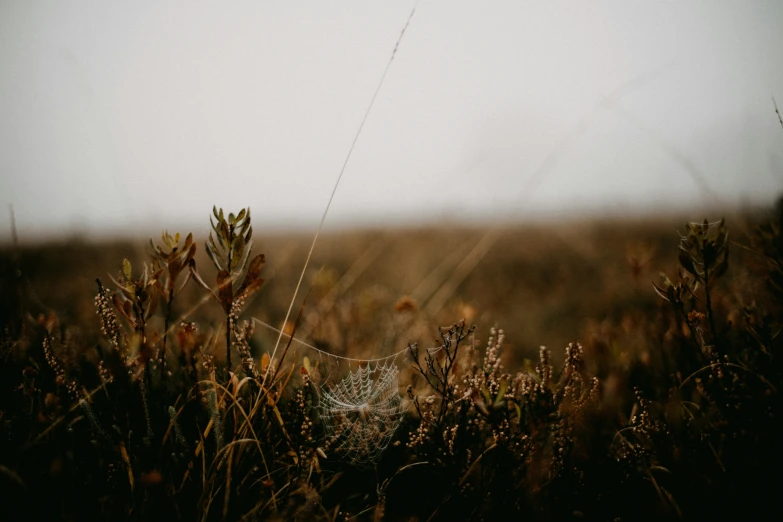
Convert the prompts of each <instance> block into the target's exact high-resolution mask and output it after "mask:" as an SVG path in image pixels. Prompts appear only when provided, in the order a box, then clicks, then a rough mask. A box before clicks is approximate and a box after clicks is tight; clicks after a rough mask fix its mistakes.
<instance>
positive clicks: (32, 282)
mask: <svg viewBox="0 0 783 522" xmlns="http://www.w3.org/2000/svg"><path fill="white" fill-rule="evenodd" d="M215 217H216V218H218V223H219V221H220V219H222V218H220V217H219V216H217V214H216V216H215ZM224 219H225V220H226V227H227V228H228V227H229V222H230V219H229V218H228V217H225V218H224ZM247 219H249V218H247ZM776 219H777V221H776ZM683 221H684V220H681V219H663V218H661V219H657V220H641V219H639V220H633V221H623V222H617V221H604V222H581V223H576V222H572V223H563V224H560V225H554V224H548V225H545V226H543V225H542V226H527V227H513V228H508V229H505V230H503V231H502V233H501V234H500V236H499V238H498V241H497V243H496V245H495V247H494V248H493V249H492V250H490V251H489V252H488V254H487V255H486V256H485V257H484V258H483V259H482V260H481V262H480V263H479V264H478V265H477V266H476V267H475V269H473V270H471V271H470V273H469V274H468V275H467V277H466V278H465V279H464V281H456V280H454V279H453V278H454V277H455V276H454V273H455V268H456V267H457V266H458V265H459V264H460V263H461V262H462V260H463V259H464V258H465V255H466V254H467V253H468V251H469V250H470V248H471V247H472V246H473V245H475V244H476V242H477V241H479V240H480V238H481V237H482V235H483V234H484V231H482V230H480V229H468V228H462V229H445V228H443V229H441V228H433V229H408V230H381V231H376V230H372V231H353V232H343V233H340V234H332V235H324V236H322V237H321V239H320V243H319V245H318V248H317V249H316V250H315V251H314V254H313V258H312V260H311V264H310V267H311V268H308V270H307V271H306V272H305V275H304V279H303V281H304V285H305V286H306V289H309V293H307V292H304V293H307V297H305V296H304V295H302V296H300V298H299V299H298V300H297V301H296V302H295V303H294V306H293V314H292V317H291V319H290V323H289V324H288V325H286V328H284V330H286V332H287V333H292V332H295V333H294V335H295V336H296V337H297V338H300V339H302V340H304V341H306V342H307V343H309V344H313V345H315V346H317V347H319V348H320V349H323V350H325V351H327V352H330V353H333V354H335V355H345V356H349V357H355V358H371V357H378V356H383V355H387V354H391V353H393V352H397V351H399V350H402V349H404V348H405V347H406V346H407V345H408V343H409V342H413V343H419V345H421V346H422V347H426V346H432V345H433V344H432V340H433V339H436V340H439V342H438V343H437V345H439V346H442V349H441V350H440V351H439V352H436V353H435V355H433V356H432V358H431V359H430V361H429V363H427V361H426V357H427V352H426V351H423V350H422V351H420V353H419V352H417V350H416V349H415V347H413V350H411V351H410V352H409V353H408V356H407V358H405V359H400V361H399V362H398V364H399V365H401V374H400V379H401V385H402V388H403V389H401V392H404V388H405V387H406V386H407V385H408V384H410V385H411V387H410V388H409V392H408V393H409V395H410V400H411V403H410V404H411V408H410V411H409V413H408V414H407V415H406V416H405V418H404V420H403V424H402V426H401V428H400V429H399V430H398V431H397V432H396V434H395V437H394V443H393V444H392V445H391V446H390V447H389V448H388V449H387V451H386V452H385V453H384V454H383V456H382V458H381V460H380V461H379V462H378V463H377V465H375V466H354V465H351V464H350V463H348V462H345V461H344V460H341V459H340V458H339V453H338V452H337V451H336V450H335V451H334V452H333V451H332V449H331V448H330V447H329V441H328V440H327V439H325V438H324V432H323V427H322V426H321V425H320V421H319V416H318V411H317V402H318V399H317V395H318V392H317V390H316V383H315V381H317V379H318V377H317V373H316V372H315V370H314V367H313V366H310V363H309V360H308V361H305V360H304V357H305V356H306V355H308V351H307V348H304V347H302V346H301V345H297V344H296V343H288V342H287V341H288V337H286V336H285V335H282V336H281V335H279V334H278V333H276V332H274V331H272V330H265V329H263V328H262V327H261V326H259V325H260V324H261V323H255V328H253V327H254V324H253V323H245V322H244V321H245V320H247V319H249V318H250V317H254V318H257V319H259V320H260V321H261V322H263V323H267V324H270V325H274V326H279V325H280V324H281V323H282V322H283V320H284V317H285V315H286V309H287V307H288V304H289V300H290V297H291V295H292V294H293V291H294V287H295V285H296V282H297V279H298V277H299V272H300V271H301V269H302V264H303V263H304V259H305V257H306V256H307V252H308V249H309V247H310V239H311V238H307V237H304V236H296V235H291V234H286V235H277V236H265V235H264V234H263V231H262V230H256V231H255V235H254V236H253V238H252V239H253V241H254V242H255V246H254V247H253V254H252V255H247V256H246V257H247V260H248V263H241V262H237V261H236V259H237V258H236V257H234V258H233V259H234V261H233V262H232V261H228V258H227V257H224V258H223V259H222V261H221V260H220V259H218V264H221V266H222V267H223V268H228V267H226V266H225V264H226V263H228V264H229V265H231V268H230V269H227V270H225V272H224V273H222V274H221V273H220V272H219V271H218V270H217V269H215V268H214V267H212V266H210V265H211V263H210V260H209V259H208V258H207V256H206V253H205V249H204V241H203V239H204V238H199V239H197V240H196V241H195V242H194V243H193V244H195V245H197V248H196V250H195V252H194V254H195V255H194V257H193V260H194V262H195V267H197V270H195V267H194V266H192V265H190V263H188V259H189V258H190V255H187V254H183V255H182V256H181V257H179V256H180V254H177V253H176V252H175V254H169V252H170V251H171V249H172V247H173V245H174V244H175V239H176V238H173V237H169V238H168V239H167V238H165V237H164V238H163V243H164V248H163V251H162V252H158V253H157V254H156V255H155V256H152V257H154V258H155V259H156V260H157V263H158V265H155V266H154V267H152V268H150V270H149V271H148V272H147V276H146V279H145V277H144V276H142V275H141V273H142V271H141V270H140V267H141V266H142V263H143V262H144V261H146V262H147V263H150V261H151V259H152V258H151V257H150V255H149V254H148V253H143V252H144V251H143V249H141V248H139V247H138V246H137V245H133V244H128V243H123V242H116V243H100V244H91V243H84V242H80V243H67V242H66V243H62V244H48V245H41V246H37V247H26V248H22V249H21V250H20V251H15V250H14V249H13V248H6V249H5V250H4V251H3V255H2V274H0V276H1V277H0V284H2V285H3V286H2V295H3V302H2V304H1V305H0V319H1V320H2V327H3V331H4V334H3V340H2V346H1V347H0V348H1V349H2V359H1V361H2V382H3V385H2V386H3V390H2V403H1V409H0V415H2V418H1V419H0V421H1V422H2V426H0V435H2V442H0V444H2V446H0V448H1V449H2V457H0V466H2V467H1V468H0V470H1V471H2V472H1V473H0V476H2V484H1V485H0V491H2V492H3V493H2V495H3V499H2V507H1V508H0V510H2V511H3V512H5V513H6V514H7V516H6V517H5V518H6V519H18V518H20V517H21V518H31V517H33V516H39V517H41V518H42V519H49V518H66V519H74V520H85V519H106V518H110V519H119V518H124V519H142V518H144V519H146V518H163V517H166V518H167V519H180V520H194V519H201V520H239V519H246V520H251V519H266V518H285V519H295V518H302V519H328V520H336V519H348V518H351V517H359V518H363V519H381V518H383V517H385V518H387V519H406V520H407V519H411V518H416V519H423V520H426V519H429V518H432V519H439V520H454V519H478V518H484V519H493V518H499V519H501V518H507V517H510V516H513V517H517V518H518V517H522V516H528V517H534V518H538V519H564V518H577V519H585V518H587V519H595V520H605V519H615V518H616V517H619V518H621V519H627V520H639V519H659V518H673V519H676V518H690V519H703V518H706V517H711V518H724V517H727V516H729V515H732V516H733V515H737V514H745V515H746V514H747V513H757V514H760V513H763V510H764V509H767V508H771V507H772V506H774V498H773V494H774V492H775V491H776V488H779V485H780V480H779V479H778V478H774V477H775V475H777V474H778V473H777V469H778V468H777V466H779V465H780V464H781V451H780V446H779V444H778V442H777V438H776V435H775V433H776V432H775V431H774V429H773V425H774V422H775V420H774V417H775V416H776V415H777V416H779V414H780V399H779V394H778V390H779V389H780V386H781V384H783V382H781V371H780V363H779V362H778V360H779V359H780V357H777V358H776V357H774V355H775V353H776V352H777V351H779V349H780V343H781V340H780V337H779V336H778V332H779V331H780V328H781V319H783V315H781V300H780V298H781V296H780V295H778V294H776V293H774V292H771V291H770V290H771V289H773V287H774V285H772V284H770V282H769V281H770V280H771V281H773V282H774V281H776V280H780V278H781V275H780V274H781V272H780V266H781V265H780V264H779V263H781V257H780V255H781V252H783V248H781V236H780V232H781V231H780V227H781V223H780V221H779V217H776V218H773V219H772V221H771V223H772V225H768V226H769V227H771V228H768V229H762V232H761V233H757V232H756V229H757V225H758V224H759V223H764V222H768V221H769V215H766V214H763V213H762V214H759V215H755V216H750V215H747V216H744V217H743V218H742V221H741V222H739V221H737V220H735V221H734V222H730V223H729V224H728V225H729V228H730V229H731V241H732V242H731V243H729V245H730V248H729V252H730V253H729V254H728V255H729V257H728V258H727V259H728V260H729V262H728V266H729V269H728V270H727V271H726V272H725V273H718V272H720V270H722V269H719V263H718V265H715V264H712V265H710V263H714V261H713V260H712V258H711V257H710V256H711V255H712V254H711V253H710V252H709V251H708V252H707V253H706V254H705V251H704V247H703V245H704V238H702V239H701V240H700V239H698V237H697V236H698V234H699V233H700V232H699V230H701V229H699V228H698V227H697V228H694V229H693V230H691V232H690V235H689V236H688V237H690V238H691V239H690V243H689V242H687V241H685V242H684V243H683V245H684V248H685V250H686V251H687V252H688V254H687V255H688V256H690V257H689V258H688V259H682V258H681V259H678V249H677V242H678V241H679V237H678V236H677V233H676V230H677V229H679V231H680V232H681V233H684V234H685V233H686V229H685V228H684V227H683ZM236 223H237V227H238V228H239V227H241V225H242V223H241V220H236ZM713 229H715V227H711V228H710V230H711V231H712V230H713ZM214 230H215V232H213V234H215V233H217V234H220V233H221V226H220V225H219V224H218V226H217V227H216V228H215V229H214ZM232 230H233V229H232ZM743 231H749V234H748V235H745V234H744V233H743ZM710 233H711V234H712V233H713V232H710ZM242 234H244V232H243V233H242ZM238 235H240V234H237V235H232V233H231V232H228V233H227V235H226V236H225V239H226V243H231V242H232V241H237V240H236V237H237V236H238ZM686 235H687V234H686ZM762 236H763V237H762ZM764 238H766V239H764ZM708 239H709V240H713V239H714V238H713V237H712V236H710V238H708ZM700 241H701V242H700ZM694 242H695V243H694ZM217 243H220V240H217V238H215V239H213V240H212V243H211V246H210V248H211V249H213V250H220V249H221V248H223V247H221V246H220V245H218V244H217ZM240 243H241V244H240V245H239V246H238V247H237V250H236V251H235V252H236V254H237V255H239V258H244V254H245V249H246V245H245V243H246V241H245V238H244V236H242V239H241V240H240ZM718 243H720V242H718ZM718 243H716V245H717V246H716V248H718V247H720V248H723V247H724V246H725V245H722V244H718ZM190 248H192V247H188V248H187V249H183V248H182V246H181V242H180V246H179V249H178V250H177V252H180V253H181V252H189V250H190ZM226 252H227V251H226ZM226 252H223V255H224V256H227V253H226ZM260 252H263V253H264V254H266V264H265V265H264V264H263V260H261V261H252V260H254V259H258V258H254V256H255V254H256V253H260ZM721 252H723V250H721ZM717 254H719V255H718V257H720V256H722V255H723V254H721V253H720V252H718V253H717ZM700 256H701V257H700ZM705 256H706V258H705ZM123 258H127V259H128V260H129V262H128V264H127V265H125V266H124V267H123V266H122V265H123V264H122V259H123ZM705 259H706V260H707V265H708V270H707V272H708V273H707V274H704V272H703V269H700V268H699V267H700V266H703V265H699V263H704V261H705ZM721 259H722V258H721ZM178 263H179V264H178ZM254 263H255V264H254ZM694 264H695V266H696V268H695V269H694V271H695V272H696V274H697V275H696V276H694V275H693V274H690V275H688V274H687V272H683V270H684V268H683V267H685V268H688V269H690V268H692V267H693V266H694ZM180 265H181V266H180ZM262 266H263V272H262V271H261V267H262ZM158 267H159V268H160V271H159V270H158ZM172 267H174V268H175V269H172ZM121 268H122V270H120V269H121ZM678 269H679V270H680V271H681V272H683V275H685V276H687V277H689V279H688V280H687V281H685V280H681V279H679V278H678V276H676V274H677V271H678ZM118 270H120V275H119V276H116V275H115V274H117V272H118ZM661 270H663V271H664V272H666V273H667V274H669V277H670V278H671V280H670V281H669V282H668V283H666V282H664V281H662V280H661V278H660V276H659V271H661ZM248 272H250V273H251V274H255V275H254V276H252V277H247V273H248ZM107 273H111V274H112V275H115V278H116V279H118V281H117V283H118V285H113V284H112V283H111V281H110V280H109V278H108V276H106V274H107ZM195 273H198V274H199V277H200V278H201V279H202V280H203V281H204V282H205V283H206V286H207V287H209V288H210V289H211V290H209V291H208V290H207V289H205V288H204V287H203V285H198V284H194V281H193V280H191V281H188V282H187V284H186V285H185V286H184V287H183V290H182V291H181V292H179V293H178V292H177V291H176V289H178V288H179V285H180V284H182V283H183V282H185V281H186V279H187V278H188V277H195V276H194V275H193V274H195ZM259 274H260V276H261V277H263V278H264V279H265V282H264V285H263V287H262V288H261V289H260V291H258V292H255V290H257V289H258V288H257V287H258V285H257V284H254V283H253V281H254V278H256V277H258V276H259ZM713 274H717V275H713ZM96 276H97V277H98V278H100V279H101V281H102V283H103V290H100V291H99V290H98V287H96V285H95V278H96ZM694 277H695V278H696V279H698V278H699V277H701V278H702V282H701V284H700V285H699V287H698V288H694V287H693V281H694ZM248 280H250V281H249V283H248V282H247V281H248ZM243 281H245V282H246V284H245V285H242V282H243ZM653 281H655V282H656V283H657V284H658V285H659V291H660V292H661V293H662V294H663V296H664V297H665V299H663V298H662V297H660V296H659V295H658V294H656V292H655V290H654V289H653V286H652V285H651V282H653ZM779 283H783V281H779ZM670 285H671V287H672V290H669V286H670ZM119 287H122V288H119ZM451 287H453V288H454V290H453V292H452V291H451V290H448V291H444V290H443V289H444V288H445V289H450V288H451ZM705 287H706V288H709V291H710V294H709V298H707V295H706V294H705V293H704V289H705ZM172 289H174V291H173V292H172ZM251 290H252V291H251ZM211 291H214V293H215V297H214V298H213V297H211V296H210V292H211ZM96 292H98V293H99V299H98V314H97V315H96ZM254 292H255V293H254ZM113 295H117V296H118V297H112V296H113ZM120 295H125V297H119V296H120ZM435 296H437V297H435ZM667 300H668V301H670V302H667ZM305 301H306V302H305ZM126 303H127V304H126ZM441 303H442V305H441ZM297 313H298V315H299V317H298V318H297ZM463 318H464V319H465V323H461V322H460V323H457V324H456V325H455V326H453V327H451V329H448V328H447V329H445V330H439V326H442V325H449V324H453V323H454V321H455V320H456V319H463ZM470 324H473V325H475V326H476V328H475V330H469V329H468V325H470ZM496 326H500V327H502V328H503V332H499V331H497V330H491V329H492V328H494V327H496ZM102 328H103V331H102ZM439 332H440V333H441V335H440V336H438V333H439ZM278 340H282V342H281V343H280V344H279V346H278V343H277V341H278ZM457 340H459V341H457ZM577 341H580V342H581V344H577ZM227 342H230V344H231V350H230V351H227ZM460 343H461V346H462V348H457V347H458V346H459V345H460ZM542 344H543V345H546V346H551V347H554V348H555V349H554V350H553V351H552V353H551V354H550V351H549V350H545V349H539V347H540V345H542ZM566 347H567V348H566ZM275 348H277V350H275ZM227 353H228V354H230V357H231V361H232V363H233V364H232V365H231V368H232V372H231V373H228V372H227V371H226V363H227V358H228V357H227ZM309 355H310V357H312V352H311V353H309ZM270 356H271V357H270ZM412 356H415V357H412ZM428 368H431V369H432V371H430V370H429V369H428ZM438 368H440V370H437V369H438ZM506 368H509V369H511V368H513V369H514V370H513V371H512V370H506ZM768 476H770V477H772V478H770V479H767V478H766V477H768ZM727 499H734V500H732V501H727Z"/></svg>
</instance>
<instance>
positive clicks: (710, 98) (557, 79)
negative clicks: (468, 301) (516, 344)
mask: <svg viewBox="0 0 783 522" xmlns="http://www.w3.org/2000/svg"><path fill="white" fill-rule="evenodd" d="M412 7H413V2H412V1H405V2H402V1H383V2H375V1H367V0H361V1H352V2H348V1H340V2H326V1H323V0H318V1H311V2H295V1H283V2H270V1H261V0H257V1H248V2H239V1H234V2H210V3H207V2H142V1H134V2H109V1H106V0H101V1H96V2H77V1H60V2H54V1H51V2H37V1H31V0H20V1H10V0H0V202H1V203H2V204H3V206H4V207H5V206H6V205H7V204H8V203H12V204H13V205H14V208H15V211H16V218H17V226H18V228H19V230H20V233H23V234H35V233H41V232H44V233H54V232H58V231H62V230H68V231H72V230H76V229H82V230H85V231H86V232H88V233H100V232H102V231H110V230H116V229H122V228H123V227H134V226H143V227H153V228H169V229H171V228H176V227H177V226H180V225H183V226H184V225H188V224H191V223H192V224H194V225H195V226H194V227H192V228H193V229H194V230H195V231H197V232H200V231H205V230H206V228H207V227H206V220H207V216H208V213H209V212H210V210H211V208H212V205H213V204H217V205H218V206H223V207H226V208H239V207H243V206H248V205H249V206H250V207H251V208H252V209H253V212H254V221H256V222H257V223H258V226H262V224H263V223H269V224H275V225H276V226H283V225H289V224H294V225H297V226H312V227H315V226H317V223H318V220H319V219H320V214H321V212H322V211H323V209H324V206H325V205H326V201H327V200H328V197H329V193H330V192H331V189H332V185H333V184H334V181H335V179H336V178H337V175H338V174H339V171H340V167H341V165H342V163H343V161H344V159H345V155H346V153H347V151H348V148H349V146H350V144H351V141H352V140H353V137H354V134H355V133H356V130H357V128H358V126H359V124H360V122H361V120H362V117H363V115H364V112H365V110H366V109H367V106H368V103H369V102H370V99H371V97H372V94H373V92H374V90H375V88H376V85H377V83H378V81H379V79H380V77H381V74H382V73H383V70H384V68H385V67H386V64H387V62H388V59H389V56H390V55H391V50H392V48H393V47H394V44H395V42H396V41H397V37H398V36H399V34H400V30H401V29H402V27H403V25H404V24H405V21H406V19H407V18H408V15H409V13H410V11H411V8H412ZM773 97H775V98H776V99H777V100H778V104H779V105H781V106H783V2H781V1H780V0H770V1H766V2H761V1H750V0H739V1H735V2H723V1H718V0H709V1H703V2H695V1H694V2H691V1H679V0H670V1H654V0H646V1H629V0H621V1H600V2H599V1H590V2H577V1H572V2H558V1H551V0H549V1H539V2H522V1H517V2H491V1H455V0H421V2H420V4H419V5H418V8H417V10H416V14H415V15H414V17H413V19H412V20H411V23H410V26H409V27H408V29H407V32H406V33H405V36H404V39H403V41H402V43H401V45H400V47H399V50H398V52H397V54H396V57H395V59H394V62H393V64H392V66H391V69H390V70H389V73H388V76H387V77H386V81H385V83H384V85H383V87H382V89H381V91H380V93H379V95H378V98H377V101H376V103H375V106H374V108H373V110H372V112H371V114H370V116H369V119H368V120H367V123H366V126H365V127H364V130H363V132H362V134H361V136H360V137H359V140H358V142H357V145H356V149H355V152H354V154H353V157H352V159H351V162H350V163H349V165H348V168H347V170H346V172H345V176H344V178H343V180H342V184H341V185H340V187H339V189H338V191H337V194H336V196H335V199H334V202H333V205H332V209H331V210H330V214H329V217H328V219H327V226H332V227H333V226H344V225H346V224H348V225H362V224H366V223H384V222H390V223H391V222H396V221H399V220H405V221H409V222H419V221H428V220H442V219H444V218H452V217H457V218H461V219H470V218H475V217H486V216H488V215H492V214H493V213H507V212H509V211H514V212H517V213H519V214H521V215H527V216H537V217H541V216H551V215H563V214H567V213H569V212H573V211H579V212H582V211H586V210H599V211H604V212H615V213H616V212H624V211H629V212H630V211H639V210H654V209H661V208H670V207H676V206H678V205H683V204H690V203H699V204H709V203H714V202H718V203H720V204H737V203H740V202H758V203H768V202H770V201H772V200H773V199H774V197H775V196H776V195H777V194H779V193H781V192H782V191H783V129H781V127H780V124H779V123H778V121H777V118H776V116H775V113H774V110H773V105H772V98H773ZM782 108H783V107H782ZM7 215H8V213H7V211H6V210H5V209H3V211H2V214H0V228H2V229H3V230H1V231H0V235H3V237H5V235H6V234H7V229H8V226H7V225H8V221H9V220H8V217H7ZM199 227H201V228H203V229H204V230H201V228H199Z"/></svg>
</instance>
